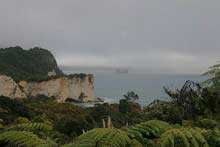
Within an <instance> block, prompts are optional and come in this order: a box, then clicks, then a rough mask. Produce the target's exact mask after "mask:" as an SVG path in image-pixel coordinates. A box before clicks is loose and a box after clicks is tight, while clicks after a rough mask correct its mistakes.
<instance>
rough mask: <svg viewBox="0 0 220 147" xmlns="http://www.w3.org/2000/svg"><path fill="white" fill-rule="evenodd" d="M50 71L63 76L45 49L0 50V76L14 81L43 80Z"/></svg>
mask: <svg viewBox="0 0 220 147" xmlns="http://www.w3.org/2000/svg"><path fill="white" fill-rule="evenodd" d="M51 71H54V72H55V73H56V74H57V75H62V74H63V73H62V71H61V70H60V69H59V68H58V66H57V63H56V60H55V58H54V56H53V55H52V54H51V53H50V52H49V51H48V50H46V49H42V48H39V47H35V48H32V49H29V50H24V49H22V48H21V47H19V46H16V47H9V48H4V49H3V48H1V49H0V74H4V75H8V76H10V77H12V78H13V79H14V80H15V81H20V80H33V81H39V80H45V79H47V78H48V72H51Z"/></svg>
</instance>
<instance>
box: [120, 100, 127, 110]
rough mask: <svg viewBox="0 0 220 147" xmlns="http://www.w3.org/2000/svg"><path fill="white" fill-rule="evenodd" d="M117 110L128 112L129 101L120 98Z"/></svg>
mask: <svg viewBox="0 0 220 147" xmlns="http://www.w3.org/2000/svg"><path fill="white" fill-rule="evenodd" d="M119 112H121V113H128V112H129V101H128V100H127V99H121V100H120V102H119Z"/></svg>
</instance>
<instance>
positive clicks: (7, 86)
mask: <svg viewBox="0 0 220 147" xmlns="http://www.w3.org/2000/svg"><path fill="white" fill-rule="evenodd" d="M93 81H94V79H93V75H88V74H75V75H69V76H66V75H64V74H63V72H62V71H61V70H60V69H59V67H58V66H57V62H56V60H55V58H54V56H53V55H52V54H51V53H50V51H48V50H45V49H42V48H38V47H35V48H33V49H30V50H24V49H22V48H21V47H10V48H5V49H1V48H0V96H6V97H9V98H29V97H36V98H37V97H38V96H39V95H45V96H48V97H55V98H56V99H57V101H58V102H65V101H66V100H67V99H70V100H71V99H72V100H79V101H85V102H86V101H90V100H91V101H92V100H93V98H94V95H93ZM16 82H17V83H18V82H19V83H18V84H17V83H16Z"/></svg>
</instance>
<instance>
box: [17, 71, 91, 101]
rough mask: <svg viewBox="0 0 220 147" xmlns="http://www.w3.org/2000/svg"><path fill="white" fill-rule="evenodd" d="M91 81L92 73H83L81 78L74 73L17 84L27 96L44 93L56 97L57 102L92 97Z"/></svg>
mask: <svg viewBox="0 0 220 147" xmlns="http://www.w3.org/2000/svg"><path fill="white" fill-rule="evenodd" d="M93 81H94V79H93V75H85V76H84V77H83V78H82V77H79V76H77V75H75V76H65V77H60V78H55V79H51V80H48V81H42V82H27V81H21V82H20V83H19V86H20V87H21V89H22V91H23V92H24V93H25V94H26V95H27V97H37V96H39V95H45V96H48V97H52V96H53V97H55V98H57V101H58V102H65V101H66V100H67V99H72V100H79V101H84V102H87V101H92V100H93V99H94V94H93Z"/></svg>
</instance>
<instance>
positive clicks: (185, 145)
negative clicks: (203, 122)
mask: <svg viewBox="0 0 220 147" xmlns="http://www.w3.org/2000/svg"><path fill="white" fill-rule="evenodd" d="M159 143H160V145H161V147H170V146H178V147H208V146H209V145H208V143H207V141H206V140H205V138H204V137H203V136H202V134H201V133H200V132H199V131H197V130H196V129H193V128H180V129H172V130H169V131H167V132H165V133H164V134H162V135H161V138H160V142H159Z"/></svg>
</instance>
